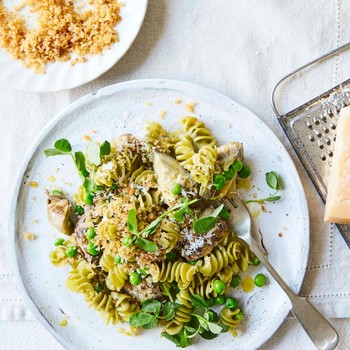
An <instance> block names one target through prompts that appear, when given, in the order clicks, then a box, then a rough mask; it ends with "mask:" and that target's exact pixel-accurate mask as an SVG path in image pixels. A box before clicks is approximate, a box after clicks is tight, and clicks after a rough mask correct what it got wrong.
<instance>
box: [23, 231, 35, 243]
mask: <svg viewBox="0 0 350 350" xmlns="http://www.w3.org/2000/svg"><path fill="white" fill-rule="evenodd" d="M23 237H24V239H26V240H28V241H33V240H34V239H36V234H35V233H31V232H23Z"/></svg>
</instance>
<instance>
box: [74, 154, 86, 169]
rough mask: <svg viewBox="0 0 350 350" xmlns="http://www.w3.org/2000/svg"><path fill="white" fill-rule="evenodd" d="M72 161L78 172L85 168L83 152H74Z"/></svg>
mask: <svg viewBox="0 0 350 350" xmlns="http://www.w3.org/2000/svg"><path fill="white" fill-rule="evenodd" d="M74 162H75V166H76V167H77V169H78V171H79V172H80V173H82V172H83V171H84V170H86V167H85V156H84V153H83V152H81V151H79V152H75V153H74Z"/></svg>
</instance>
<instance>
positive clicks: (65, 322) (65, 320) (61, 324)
mask: <svg viewBox="0 0 350 350" xmlns="http://www.w3.org/2000/svg"><path fill="white" fill-rule="evenodd" d="M67 325H68V320H67V317H65V318H64V319H63V320H62V321H61V322H60V326H61V327H65V326H67Z"/></svg>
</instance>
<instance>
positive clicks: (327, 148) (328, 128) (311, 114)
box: [278, 79, 350, 247]
mask: <svg viewBox="0 0 350 350" xmlns="http://www.w3.org/2000/svg"><path fill="white" fill-rule="evenodd" d="M348 105H350V79H349V80H347V81H345V82H343V83H341V84H340V85H338V86H336V87H334V88H332V89H330V90H329V91H327V92H325V93H323V94H322V95H320V96H318V97H316V98H314V99H313V100H311V101H309V102H307V103H305V104H303V105H302V106H300V107H298V108H296V109H294V110H293V111H291V112H289V113H287V114H285V115H280V116H279V117H278V120H279V122H280V124H281V125H282V127H283V129H284V131H285V132H286V134H287V136H288V138H289V140H290V141H291V143H292V145H293V147H294V149H295V151H296V152H297V154H298V156H299V158H300V160H301V162H302V164H303V165H304V167H305V169H306V171H307V172H308V174H309V176H310V178H311V180H312V182H313V183H314V185H315V186H316V188H317V190H318V192H319V194H320V196H321V198H322V200H323V201H324V202H325V201H326V197H327V181H328V176H329V170H330V167H331V166H332V158H333V150H334V144H335V141H336V135H337V123H338V118H339V112H340V110H341V108H343V107H345V106H348ZM349 137H350V135H349ZM337 226H338V228H339V230H340V232H341V234H342V235H343V237H344V239H345V241H346V243H347V245H348V246H349V247H350V226H349V225H337Z"/></svg>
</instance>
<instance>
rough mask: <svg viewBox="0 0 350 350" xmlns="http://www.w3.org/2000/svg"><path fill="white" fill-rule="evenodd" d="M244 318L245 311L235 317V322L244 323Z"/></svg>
mask: <svg viewBox="0 0 350 350" xmlns="http://www.w3.org/2000/svg"><path fill="white" fill-rule="evenodd" d="M243 317H244V313H243V311H240V312H239V313H238V314H237V315H235V320H237V321H242V320H243Z"/></svg>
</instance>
